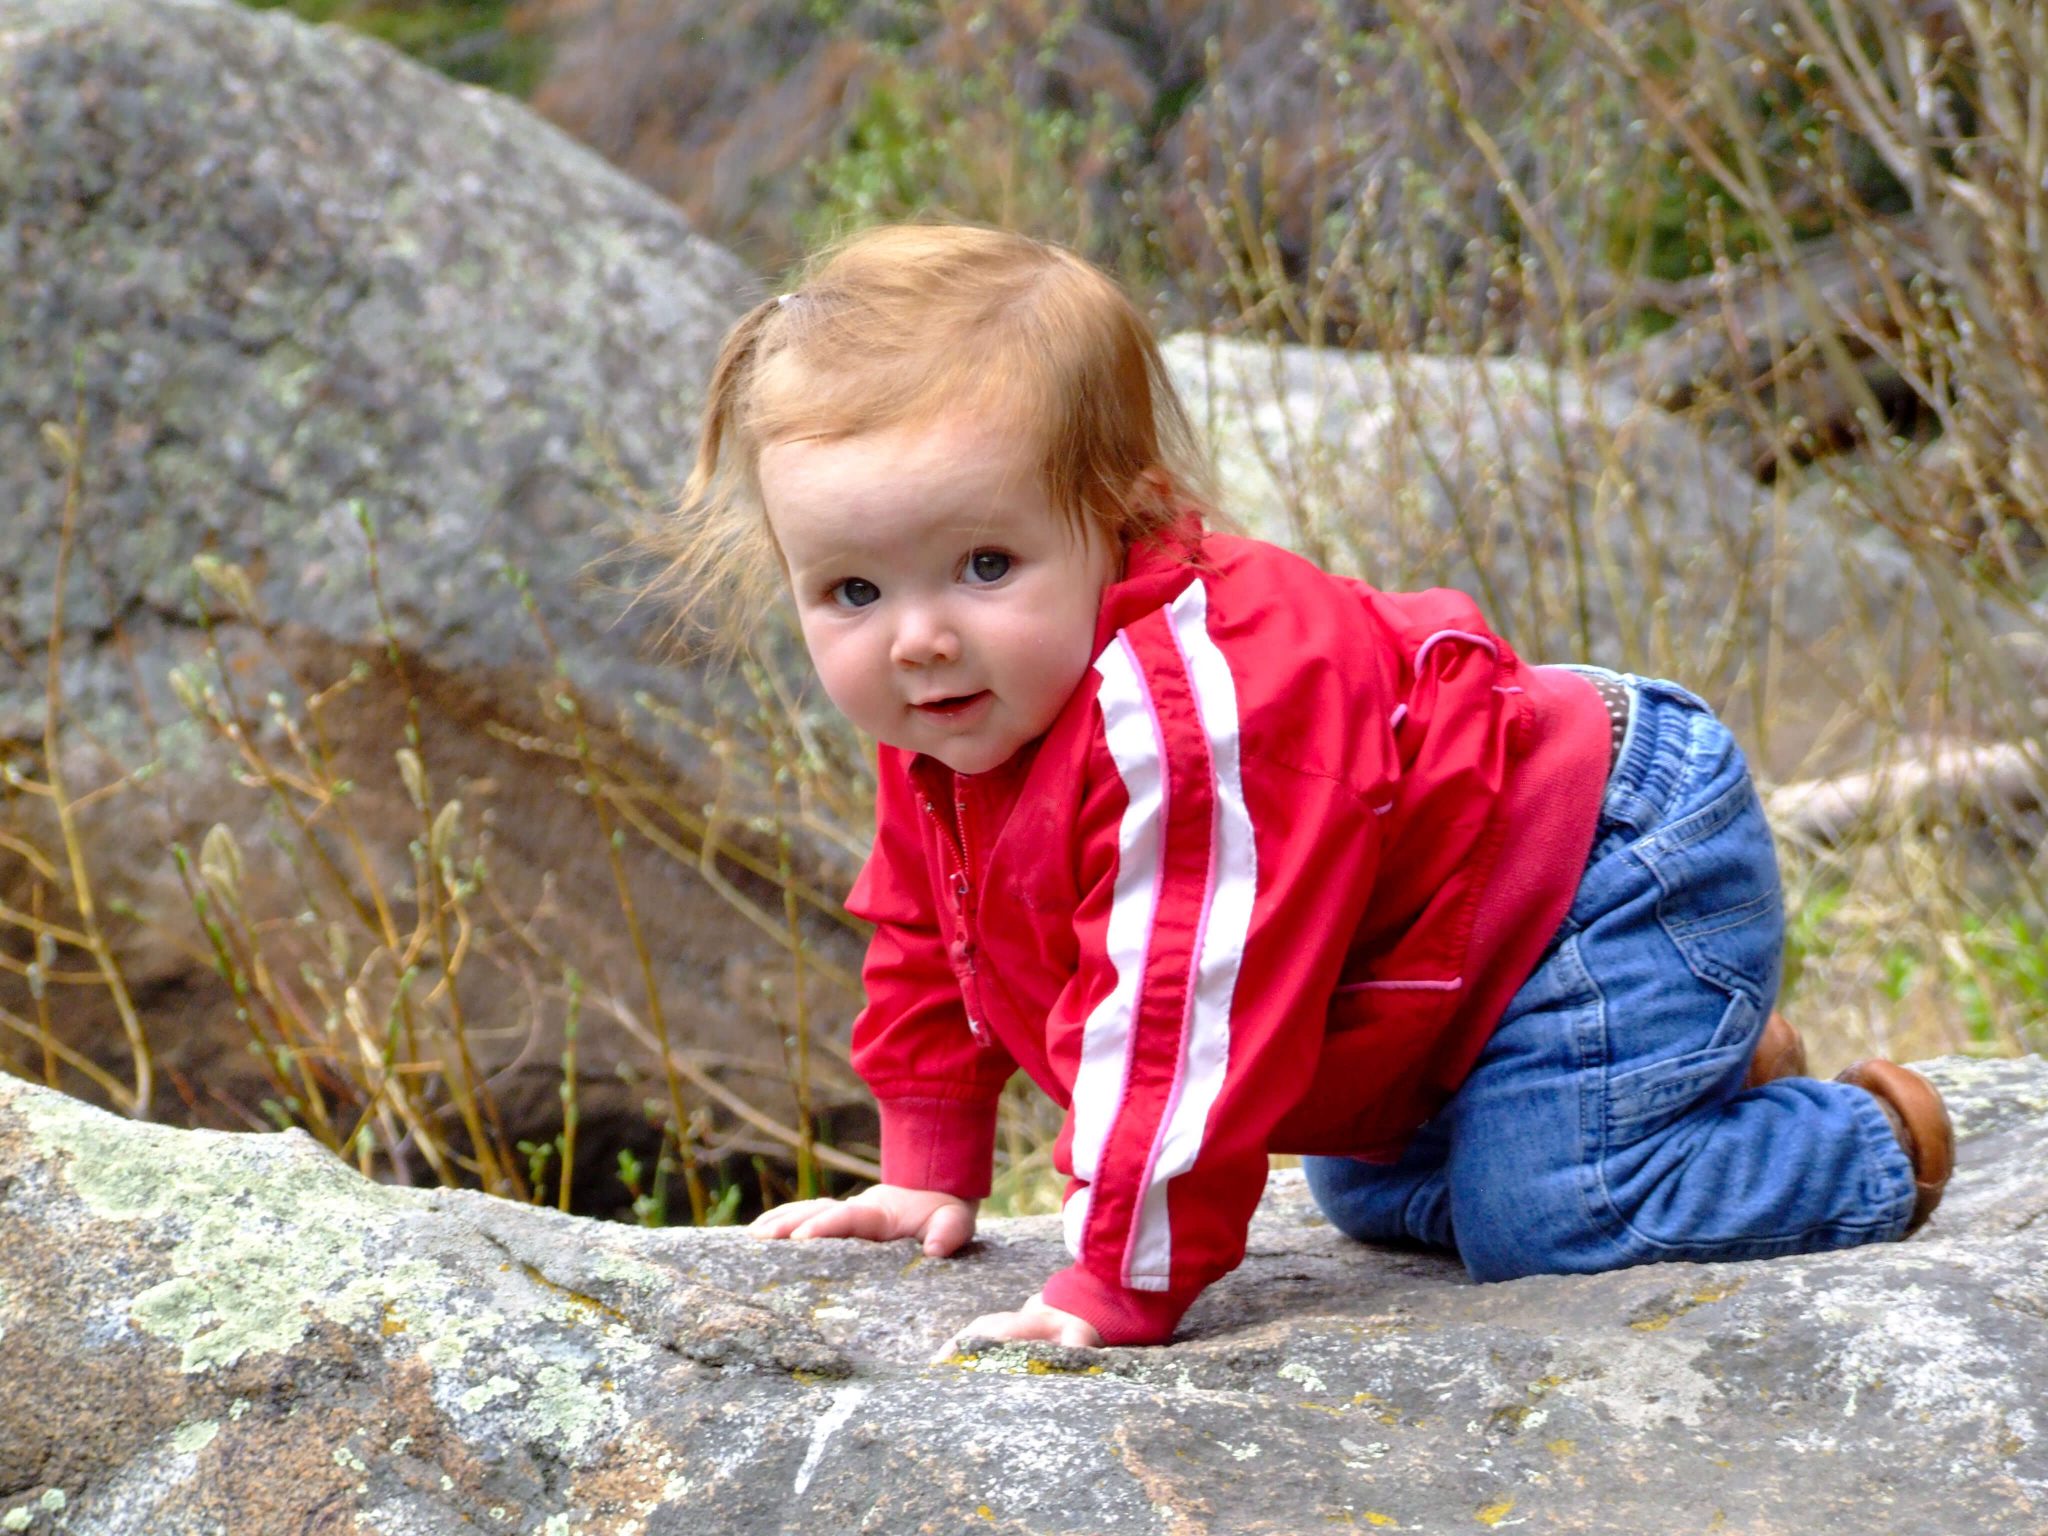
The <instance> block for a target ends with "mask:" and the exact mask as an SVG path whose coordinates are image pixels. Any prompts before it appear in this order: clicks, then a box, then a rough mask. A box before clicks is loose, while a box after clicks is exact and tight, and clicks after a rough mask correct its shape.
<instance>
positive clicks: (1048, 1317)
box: [944, 1296, 1102, 1353]
mask: <svg viewBox="0 0 2048 1536" xmlns="http://www.w3.org/2000/svg"><path fill="white" fill-rule="evenodd" d="M953 1337H954V1339H955V1340H959V1339H1049V1340H1051V1341H1052V1342H1053V1343H1055V1344H1065V1345H1068V1346H1070V1347H1072V1348H1074V1349H1100V1348H1102V1335H1101V1334H1099V1333H1097V1332H1096V1331H1095V1325H1094V1324H1093V1323H1091V1322H1089V1321H1088V1320H1087V1319H1086V1318H1082V1317H1076V1316H1074V1314H1073V1313H1071V1312H1062V1311H1061V1310H1060V1309H1059V1308H1058V1307H1048V1306H1047V1305H1046V1304H1045V1299H1044V1298H1043V1297H1042V1296H1033V1297H1032V1298H1031V1299H1030V1300H1029V1301H1027V1302H1025V1303H1024V1305H1023V1306H1021V1307H1019V1308H1018V1309H1017V1310H1016V1311H1015V1312H991V1313H989V1314H988V1315H987V1316H985V1317H977V1318H976V1319H975V1320H974V1321H973V1322H971V1323H969V1324H968V1325H967V1326H966V1327H965V1328H962V1329H961V1330H960V1331H959V1332H958V1333H956V1334H954V1335H953ZM950 1352H951V1345H948V1346H947V1349H946V1351H945V1352H944V1353H950Z"/></svg>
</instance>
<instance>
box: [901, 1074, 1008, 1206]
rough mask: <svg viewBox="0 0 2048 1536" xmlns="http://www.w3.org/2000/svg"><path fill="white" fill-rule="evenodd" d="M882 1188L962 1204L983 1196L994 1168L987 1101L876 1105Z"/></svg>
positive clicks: (991, 1108) (992, 1111)
mask: <svg viewBox="0 0 2048 1536" xmlns="http://www.w3.org/2000/svg"><path fill="white" fill-rule="evenodd" d="M875 1103H876V1106H877V1107H878V1108H879V1109H880V1110H881V1112H882V1182H883V1183H884V1184H895V1185H898V1186H900V1187H902V1188H904V1189H928V1190H931V1191H933V1192H934V1193H936V1194H941V1195H953V1196H956V1197H957V1198H959V1199H962V1200H979V1199H981V1198H982V1197H983V1196H985V1195H986V1194H987V1193H988V1189H989V1178H990V1175H991V1173H992V1172H993V1169H994V1166H995V1154H996V1106H995V1102H994V1101H993V1100H990V1101H987V1102H981V1101H976V1100H967V1099H877V1100H876V1101H875Z"/></svg>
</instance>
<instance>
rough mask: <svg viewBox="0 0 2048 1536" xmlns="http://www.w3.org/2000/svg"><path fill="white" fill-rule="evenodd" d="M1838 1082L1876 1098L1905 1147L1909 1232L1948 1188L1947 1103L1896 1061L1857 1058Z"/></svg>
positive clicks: (1952, 1151)
mask: <svg viewBox="0 0 2048 1536" xmlns="http://www.w3.org/2000/svg"><path fill="white" fill-rule="evenodd" d="M1835 1081H1836V1082H1838V1083H1848V1084H1851V1085H1852V1086H1854V1087H1857V1088H1861V1089H1862V1090H1863V1091H1864V1092H1866V1093H1868V1094H1870V1095H1872V1096H1873V1097H1875V1098H1876V1100H1877V1103H1878V1107H1879V1108H1880V1109H1882V1110H1883V1111H1884V1112H1885V1117H1886V1118H1887V1119H1889V1120H1890V1121H1891V1123H1892V1134H1893V1135H1895V1136H1897V1137H1898V1138H1899V1145H1900V1146H1901V1147H1903V1148H1904V1149H1905V1153H1906V1160H1907V1161H1908V1162H1910V1163H1911V1164H1912V1165H1913V1185H1914V1188H1915V1189H1916V1190H1917V1191H1918V1195H1917V1198H1916V1199H1915V1200H1914V1201H1913V1219H1912V1220H1911V1221H1910V1222H1908V1223H1907V1224H1906V1233H1907V1235H1908V1236H1911V1235H1912V1234H1913V1233H1915V1232H1918V1231H1919V1230H1920V1227H1921V1224H1922V1223H1924V1222H1925V1221H1926V1220H1927V1218H1928V1217H1929V1216H1932V1215H1933V1214H1934V1208H1935V1207H1936V1206H1937V1205H1939V1204H1941V1192H1942V1191H1943V1190H1944V1189H1946V1188H1948V1176H1949V1175H1950V1174H1951V1173H1953V1172H1955V1166H1956V1132H1955V1126H1954V1125H1953V1124H1952V1123H1951V1122H1950V1120H1949V1118H1948V1106H1947V1105H1946V1104H1944V1103H1942V1102H1941V1093H1940V1091H1939V1090H1938V1089H1936V1088H1935V1086H1934V1084H1932V1083H1930V1082H1929V1081H1928V1080H1927V1079H1926V1078H1924V1077H1922V1076H1921V1075H1920V1074H1919V1073H1918V1072H1915V1071H1913V1070H1912V1069H1911V1068H1909V1067H1902V1066H1900V1065H1899V1064H1898V1063H1897V1062H1895V1061H1880V1060H1871V1061H1859V1062H1857V1063H1856V1064H1855V1065H1854V1066H1853V1067H1845V1068H1844V1069H1843V1070H1842V1071H1841V1072H1840V1073H1838V1074H1837V1075H1836V1077H1835Z"/></svg>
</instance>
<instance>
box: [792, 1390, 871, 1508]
mask: <svg viewBox="0 0 2048 1536" xmlns="http://www.w3.org/2000/svg"><path fill="white" fill-rule="evenodd" d="M867 1395H868V1389H867V1388H866V1387H862V1386H851V1387H841V1388H840V1389H839V1390H838V1391H837V1392H834V1393H833V1394H832V1403H831V1406H830V1407H828V1408H827V1409H826V1410H825V1411H824V1412H823V1413H822V1414H820V1415H819V1416H818V1422H817V1424H816V1425H815V1426H814V1427H813V1428H812V1430H811V1443H810V1445H809V1447H808V1448H807V1449H806V1450H805V1451H804V1459H803V1465H802V1466H800V1467H798V1468H797V1469H796V1491H797V1492H798V1493H802V1492H803V1491H804V1490H805V1489H806V1488H808V1487H810V1486H811V1479H812V1478H813V1477H814V1476H816V1475H817V1471H818V1463H819V1462H820V1461H821V1460H822V1459H823V1458H824V1455H825V1442H826V1441H828V1440H830V1439H831V1438H832V1437H833V1436H834V1435H835V1434H837V1433H838V1432H839V1430H840V1427H841V1426H842V1425H844V1424H845V1423H846V1421H847V1420H848V1419H850V1418H852V1417H853V1410H854V1409H856V1408H858V1407H859V1406H860V1401H861V1399H862V1398H864V1397H866V1396H867Z"/></svg>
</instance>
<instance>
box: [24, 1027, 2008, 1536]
mask: <svg viewBox="0 0 2048 1536" xmlns="http://www.w3.org/2000/svg"><path fill="white" fill-rule="evenodd" d="M1929 1070H1930V1072H1931V1073H1932V1074H1933V1075H1934V1076H1936V1077H1937V1078H1938V1079H1939V1081H1940V1082H1941V1083H1942V1084H1943V1086H1944V1088H1945V1090H1946V1091H1947V1093H1948V1094H1949V1096H1950V1102H1951V1104H1952V1105H1953V1106H1954V1108H1955V1110H1956V1112H1957V1116H1958V1121H1959V1129H1960V1131H1961V1136H1962V1140H1961V1154H1960V1156H1961V1171H1960V1172H1959V1173H1958V1174H1957V1175H1956V1178H1955V1182H1954V1183H1953V1184H1952V1186H1951V1187H1950V1192H1949V1196H1948V1201H1947V1203H1946V1204H1945V1205H1944V1206H1943V1207H1942V1209H1941V1210H1940V1212H1939V1213H1938V1214H1937V1215H1936V1216H1935V1218H1934V1220H1933V1222H1932V1223H1931V1224H1930V1225H1929V1226H1928V1228H1927V1229H1926V1230H1925V1231H1924V1232H1923V1233H1922V1234H1921V1235H1920V1236H1918V1237H1917V1238H1915V1239H1914V1240H1913V1241H1911V1242H1908V1243H1904V1244H1900V1245H1896V1246H1885V1247H1873V1248H1862V1249H1856V1250H1851V1251H1846V1252H1836V1253H1827V1254H1816V1255H1812V1256H1809V1257H1802V1258H1790V1259H1780V1260H1775V1261H1771V1262H1768V1263H1748V1264H1711V1265H1662V1266H1653V1267H1649V1268H1643V1269H1636V1270H1629V1271H1624V1272H1621V1273H1616V1274H1610V1275H1599V1276H1591V1277H1565V1278H1539V1279H1532V1280H1524V1281H1518V1282H1515V1283H1511V1284H1505V1285H1488V1286H1475V1285H1472V1284H1470V1283H1469V1282H1468V1281H1467V1280H1466V1279H1465V1277H1464V1274H1463V1271H1462V1270H1461V1269H1460V1268H1459V1267H1458V1266H1457V1265H1456V1264H1455V1263H1454V1262H1453V1261H1451V1260H1449V1259H1447V1258H1444V1257H1441V1256H1438V1255H1433V1254H1426V1253H1411V1252H1394V1251H1390V1250H1382V1249H1375V1248H1369V1247H1363V1246H1360V1245H1357V1244H1353V1243H1350V1242H1348V1241H1346V1240H1344V1239H1342V1238H1340V1237H1338V1236H1337V1235H1336V1234H1335V1233H1334V1232H1333V1231H1332V1230H1331V1229H1330V1228H1329V1227H1328V1226H1327V1225H1325V1224H1324V1223H1323V1222H1321V1221H1320V1220H1319V1219H1318V1218H1317V1217H1316V1216H1315V1214H1314V1213H1313V1211H1312V1208H1311V1207H1310V1206H1309V1204H1308V1203H1307V1201H1306V1198H1305V1196H1304V1193H1303V1189H1302V1185H1301V1183H1300V1179H1299V1176H1298V1175H1294V1174H1280V1175H1276V1176H1275V1178H1274V1180H1273V1183H1272V1185H1271V1187H1270V1188H1269V1189H1268V1192H1267V1197H1266V1200H1265V1203H1264V1205H1263V1206H1262V1208H1261V1212H1260V1215H1259V1219H1258V1221H1257V1223H1256V1225H1255V1227H1254V1230H1253V1234H1252V1242H1251V1253H1250V1257H1249V1258H1248V1260H1247V1262H1246V1263H1245V1265H1244V1266H1243V1267H1242V1268H1241V1269H1240V1270H1239V1271H1238V1272H1237V1273H1236V1274H1234V1275H1232V1276H1230V1277H1229V1278H1228V1279H1226V1280H1225V1281H1224V1282H1222V1283H1221V1284H1220V1285H1218V1286H1217V1287H1216V1288H1215V1289H1214V1290H1213V1291H1212V1292H1211V1293H1210V1294H1209V1295H1208V1296H1206V1297H1205V1298H1204V1299H1203V1300H1202V1301H1201V1302H1200V1303H1199V1304H1198V1305H1197V1307H1196V1309H1195V1310H1194V1311H1193V1312H1192V1313H1191V1314H1190V1315H1189V1317H1188V1320H1187V1323H1186V1325H1185V1327H1184V1329H1183V1331H1182V1336H1181V1339H1180V1341H1179V1342H1177V1343H1175V1344H1173V1345H1172V1346H1170V1347H1166V1348H1160V1349H1150V1350H1134V1349H1111V1350H1103V1351H1100V1352H1095V1353H1089V1352H1075V1351H1062V1350H1058V1349H1056V1348H1051V1347H1046V1346H1029V1347H1025V1346H1005V1347H1000V1348H992V1349H984V1350H975V1351H971V1352H969V1353H966V1354H961V1355H955V1356H953V1357H951V1358H949V1359H947V1360H946V1361H944V1362H943V1363H937V1364H934V1363H930V1357H931V1356H932V1354H933V1353H934V1352H935V1351H936V1350H937V1349H939V1348H940V1347H941V1345H942V1344H943V1342H944V1341H945V1339H946V1338H947V1336H948V1334H949V1331H950V1330H951V1329H953V1328H954V1327H956V1326H957V1325H959V1324H960V1323H962V1322H963V1321H964V1320H966V1319H968V1318H970V1317H972V1316H974V1315H975V1314H976V1313H978V1312H979V1311H982V1310H985V1309H989V1308H994V1307H997V1306H1001V1305H1005V1304H1012V1303H1014V1302H1015V1301H1016V1300H1017V1299H1019V1298H1020V1297H1021V1296H1022V1295H1024V1294H1025V1293H1026V1292H1027V1291H1028V1290H1029V1289H1030V1288H1031V1287H1032V1286H1033V1285H1034V1284H1035V1283H1036V1282H1037V1281H1038V1280H1039V1279H1040V1278H1042V1277H1043V1276H1044V1275H1045V1273H1046V1272H1047V1271H1048V1270H1049V1269H1050V1268H1051V1267H1053V1266H1054V1265H1056V1264H1057V1263H1058V1262H1059V1259H1060V1242H1059V1237H1058V1232H1057V1226H1058V1222H1057V1219H1056V1218H1052V1217H1046V1218H1033V1219H1029V1220H1017V1221H993V1222H990V1223H988V1224H987V1225H986V1226H985V1228H984V1232H983V1237H982V1240H981V1241H980V1242H979V1243H978V1244H977V1245H976V1246H975V1247H974V1248H972V1249H971V1250H970V1251H969V1252H968V1253H967V1254H966V1255H964V1256H963V1257H961V1258H958V1259H956V1260H953V1261H950V1262H936V1261H920V1260H919V1259H917V1258H916V1257H914V1256H913V1255H912V1254H911V1252H910V1250H909V1246H908V1245H901V1244H899V1245H890V1246H874V1245H868V1244H861V1243H856V1242H840V1241H831V1242H819V1243H812V1244H801V1245H794V1244H761V1243H757V1242H754V1241H752V1240H750V1239H749V1238H747V1237H746V1236H744V1235H742V1234H740V1233H735V1232H721V1231H687V1230H667V1231H658V1232H648V1231H639V1230H634V1229H628V1228H623V1227H616V1226H597V1225H592V1224H589V1223H583V1222H578V1221H575V1220H572V1219H570V1218H566V1217H562V1216H558V1215H554V1214H551V1213H548V1212H543V1211H536V1210H531V1209H527V1208H525V1207H521V1206H517V1205H512V1204H508V1203H503V1202H499V1201H494V1200H491V1199H489V1198H487V1197H484V1196H480V1195H474V1194H469V1193H463V1192H419V1191H403V1190H394V1189H390V1188H385V1187H381V1186H378V1185H374V1184H370V1183H367V1182H365V1181H364V1180H362V1179H360V1178H358V1177H356V1176H355V1175H354V1174H353V1173H351V1172H350V1171H348V1170H347V1169H345V1168H344V1167H342V1166H341V1165H340V1164H338V1163H336V1162H334V1161H333V1160H332V1159H330V1158H328V1157H327V1156H326V1155H325V1154H323V1153H321V1152H320V1151H319V1150H317V1149H316V1148H315V1147H314V1146H312V1145H311V1144H310V1143H308V1142H307V1141H306V1139H305V1138H304V1137H302V1136H299V1135H295V1134H288V1135H284V1136H261V1137H258V1136H242V1137H237V1136H227V1135H220V1134H216V1133H204V1132H177V1131H170V1130H165V1129H161V1128H153V1127H149V1126H144V1125H137V1124H133V1123H129V1122H124V1121H121V1120H118V1119H115V1118H113V1117H111V1116H108V1115H105V1114H103V1113H101V1112H99V1111H96V1110H92V1109H89V1108H87V1107H85V1106H83V1105H81V1104H78V1103H76V1102H74V1101H72V1100H69V1099H66V1098H63V1097H61V1096H59V1095H56V1094H53V1093H50V1092H48V1091H46V1090H43V1089H41V1088H37V1087H32V1086H29V1085H27V1084H23V1083H18V1082H8V1081H5V1080H0V1225H4V1230H5V1231H6V1232H7V1233H8V1235H9V1237H8V1241H7V1242H6V1243H5V1244H0V1350H4V1352H5V1360H6V1369H5V1370H4V1371H0V1526H4V1528H5V1529H7V1530H12V1531H29V1532H38V1531H52V1532H54V1531H67V1532H72V1533H76V1536H125V1533H135V1536H183V1533H187V1532H190V1533H195V1536H196V1533H199V1532H208V1533H211V1532H215V1531H220V1530H227V1531H233V1532H237V1533H240V1532H251V1533H269V1532H285V1531H307V1530H313V1531H319V1530H377V1531H384V1532H394V1533H395V1532H407V1531H421V1532H424V1531H445V1530H454V1529H457V1528H462V1529H472V1528H476V1529H483V1530H487V1531H488V1530H507V1531H532V1532H540V1531H585V1532H593V1533H596V1532H604V1533H627V1532H631V1533H634V1536H657V1533H661V1532H688V1533H705V1532H717V1533H726V1532H734V1533H738V1532H771V1531H781V1532H798V1531H800V1532H805V1533H819V1532H838V1531H848V1532H850V1531H856V1530H859V1531H878V1532H907V1531H926V1532H953V1531H962V1532H965V1531H983V1530H989V1529H994V1530H998V1531H1017V1532H1026V1531H1029V1532H1040V1533H1049V1532H1069V1531H1070V1532H1089V1533H1094V1532H1102V1531H1112V1530H1118V1531H1157V1532H1161V1533H1193V1532H1204V1531H1213V1532H1254V1531H1270V1532H1276V1533H1278V1532H1285V1533H1294V1532H1302V1531H1312V1530H1322V1529H1326V1528H1329V1527H1332V1526H1341V1527H1344V1528H1352V1527H1358V1528H1368V1527H1370V1528H1383V1529H1400V1530H1409V1531H1417V1530H1422V1531H1462V1530H1472V1529H1484V1528H1489V1527H1492V1528H1500V1529H1506V1528H1508V1527H1509V1526H1511V1525H1514V1524H1520V1523H1527V1525H1528V1528H1530V1529H1540V1530H1579V1531H1594V1532H1612V1533H1618V1536H1640V1533H1641V1532H1644V1531H1650V1530H1656V1531H1665V1530H1683V1531H1695V1530H1697V1531H1708V1530H1730V1531H1744V1532H1756V1533H1762V1532H1788V1533H1789V1532H1797V1533H1814V1532H1833V1531H1857V1532H1871V1533H1883V1532H1894V1533H1909V1532H1910V1533H1926V1536H1953V1533H1956V1532H1962V1531H1968V1532H1970V1533H1972V1536H2023V1533H2036V1532H2039V1531H2040V1530H2041V1529H2043V1525H2044V1521H2048V1425H2044V1424H2043V1423H2042V1422H2041V1411H2042V1410H2041V1383H2042V1382H2043V1381H2044V1380H2048V1160H2044V1159H2043V1157H2042V1155H2041V1149H2042V1147H2043V1145H2044V1141H2048V1062H2044V1061H2043V1060H2041V1059H2039V1058H2030V1059H2024V1060H2018V1061H2000V1062H1983V1063H1971V1062H1967V1061H1962V1060H1949V1061H1945V1062H1941V1063H1937V1064H1934V1065H1933V1066H1932V1067H1930V1069H1929Z"/></svg>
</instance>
